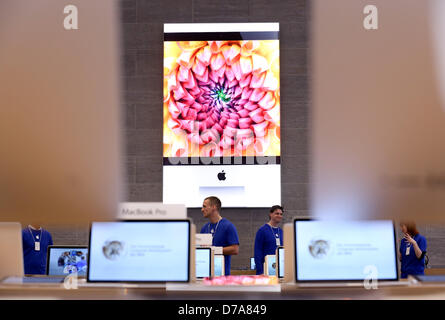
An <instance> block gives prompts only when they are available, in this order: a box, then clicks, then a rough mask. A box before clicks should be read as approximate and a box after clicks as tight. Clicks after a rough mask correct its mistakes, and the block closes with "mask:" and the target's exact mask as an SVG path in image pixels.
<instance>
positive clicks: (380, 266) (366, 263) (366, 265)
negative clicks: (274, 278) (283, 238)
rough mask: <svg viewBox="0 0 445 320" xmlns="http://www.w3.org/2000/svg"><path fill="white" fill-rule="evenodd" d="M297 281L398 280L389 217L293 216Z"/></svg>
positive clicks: (394, 246) (393, 231) (392, 230)
mask: <svg viewBox="0 0 445 320" xmlns="http://www.w3.org/2000/svg"><path fill="white" fill-rule="evenodd" d="M294 231H295V273H296V274H295V279H296V281H345V280H347V281H354V280H364V279H377V280H397V279H398V273H397V251H396V250H397V249H396V238H395V229H394V224H393V222H392V221H390V220H375V221H369V220H368V221H363V220H362V221H315V220H295V221H294Z"/></svg>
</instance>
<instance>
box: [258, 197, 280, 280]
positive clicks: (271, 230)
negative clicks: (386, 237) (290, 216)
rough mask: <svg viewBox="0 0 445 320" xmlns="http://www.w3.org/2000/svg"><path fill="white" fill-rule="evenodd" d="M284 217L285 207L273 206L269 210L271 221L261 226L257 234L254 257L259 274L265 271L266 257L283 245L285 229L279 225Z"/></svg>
mask: <svg viewBox="0 0 445 320" xmlns="http://www.w3.org/2000/svg"><path fill="white" fill-rule="evenodd" d="M282 219H283V207H281V206H278V205H275V206H273V207H272V208H270V210H269V222H268V223H266V224H265V225H263V226H262V227H261V228H259V229H258V231H257V233H256V235H255V247H254V258H255V267H256V274H258V275H259V274H263V273H264V266H263V264H264V260H265V257H266V256H267V255H271V254H275V251H276V250H277V247H278V246H281V245H283V230H282V229H281V228H280V227H279V226H278V225H279V224H280V223H281V220H282Z"/></svg>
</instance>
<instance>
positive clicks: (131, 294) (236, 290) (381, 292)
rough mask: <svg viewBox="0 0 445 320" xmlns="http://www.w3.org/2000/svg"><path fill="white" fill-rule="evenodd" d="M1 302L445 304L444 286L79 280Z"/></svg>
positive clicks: (16, 291)
mask: <svg viewBox="0 0 445 320" xmlns="http://www.w3.org/2000/svg"><path fill="white" fill-rule="evenodd" d="M0 299H1V300H8V299H14V300H15V299H17V300H29V299H36V300H62V299H63V300H317V299H320V300H386V299H403V300H406V299H415V300H436V299H439V300H445V283H420V282H417V283H416V282H412V281H410V282H408V281H399V282H398V283H397V284H396V285H391V286H388V285H386V284H385V285H383V284H382V285H381V286H379V287H378V289H365V288H364V287H363V285H359V284H355V285H353V286H350V287H336V286H331V287H326V286H324V287H297V286H296V285H295V284H292V283H289V284H286V283H281V284H269V285H206V284H203V283H202V282H198V283H193V284H177V283H167V284H166V285H152V284H122V285H119V284H117V285H116V284H113V285H109V284H104V285H94V286H91V285H90V284H87V283H85V282H84V280H79V283H78V287H77V289H75V288H72V289H66V288H65V286H64V284H63V283H60V284H54V283H51V284H3V283H2V284H0Z"/></svg>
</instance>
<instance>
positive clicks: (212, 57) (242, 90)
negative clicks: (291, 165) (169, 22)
mask: <svg viewBox="0 0 445 320" xmlns="http://www.w3.org/2000/svg"><path fill="white" fill-rule="evenodd" d="M255 155H261V156H263V155H265V156H279V155H280V91H279V43H278V40H261V41H180V42H165V46H164V157H195V156H205V157H209V156H210V157H214V156H255Z"/></svg>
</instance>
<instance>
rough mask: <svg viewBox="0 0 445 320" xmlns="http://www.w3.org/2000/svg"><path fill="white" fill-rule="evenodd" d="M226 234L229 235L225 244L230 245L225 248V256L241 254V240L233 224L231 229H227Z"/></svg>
mask: <svg viewBox="0 0 445 320" xmlns="http://www.w3.org/2000/svg"><path fill="white" fill-rule="evenodd" d="M226 232H227V233H226V237H225V239H226V241H225V243H226V244H229V245H227V246H224V247H223V254H224V255H237V254H238V252H239V239H238V233H237V232H236V228H235V226H234V225H233V224H230V225H229V227H228V228H227V229H226Z"/></svg>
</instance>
